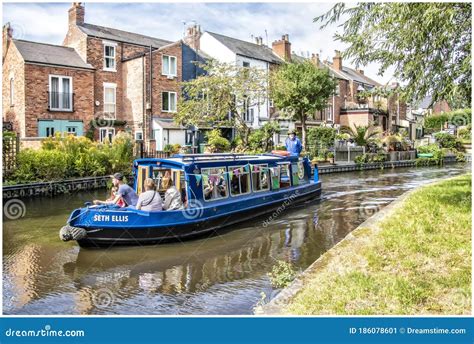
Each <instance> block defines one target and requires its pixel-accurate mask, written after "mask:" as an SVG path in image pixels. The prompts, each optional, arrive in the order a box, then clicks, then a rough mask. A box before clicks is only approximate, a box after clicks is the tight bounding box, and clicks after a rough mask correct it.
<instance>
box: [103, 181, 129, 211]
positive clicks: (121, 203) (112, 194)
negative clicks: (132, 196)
mask: <svg viewBox="0 0 474 344" xmlns="http://www.w3.org/2000/svg"><path fill="white" fill-rule="evenodd" d="M117 192H118V187H116V186H112V189H110V197H109V198H108V199H107V200H106V202H107V201H109V202H110V201H113V200H114V199H115V196H116V195H117ZM117 205H118V206H119V207H121V208H123V207H126V206H127V203H125V201H124V200H123V198H122V197H120V200H119V201H118V202H117Z"/></svg>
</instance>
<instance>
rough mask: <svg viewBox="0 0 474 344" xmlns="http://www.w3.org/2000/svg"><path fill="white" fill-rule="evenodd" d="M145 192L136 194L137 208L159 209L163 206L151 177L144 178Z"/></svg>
mask: <svg viewBox="0 0 474 344" xmlns="http://www.w3.org/2000/svg"><path fill="white" fill-rule="evenodd" d="M144 184H145V185H144V186H145V192H142V193H141V194H140V196H138V201H137V209H138V210H144V211H160V210H162V208H163V200H162V199H161V196H160V194H159V192H158V191H156V185H155V182H154V181H153V179H151V178H147V179H145V183H144Z"/></svg>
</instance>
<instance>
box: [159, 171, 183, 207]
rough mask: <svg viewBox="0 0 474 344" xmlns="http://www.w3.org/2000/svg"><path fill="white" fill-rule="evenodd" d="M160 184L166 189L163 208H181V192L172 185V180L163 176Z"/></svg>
mask: <svg viewBox="0 0 474 344" xmlns="http://www.w3.org/2000/svg"><path fill="white" fill-rule="evenodd" d="M162 185H163V187H164V188H165V189H167V190H166V192H165V203H164V204H163V209H164V210H178V209H183V201H182V200H181V194H180V192H179V191H178V189H177V188H176V186H174V183H173V180H172V179H171V178H169V177H168V178H167V177H166V176H165V177H164V178H163V181H162Z"/></svg>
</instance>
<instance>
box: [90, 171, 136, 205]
mask: <svg viewBox="0 0 474 344" xmlns="http://www.w3.org/2000/svg"><path fill="white" fill-rule="evenodd" d="M110 177H111V178H112V184H113V185H114V186H115V187H117V188H118V190H117V192H116V193H115V198H114V199H112V200H107V201H99V200H94V204H107V205H113V204H115V205H119V203H120V201H121V200H122V201H123V202H125V204H126V206H132V207H135V206H136V205H137V201H138V195H137V194H136V192H135V190H133V189H132V188H131V187H130V186H129V185H127V184H125V183H124V182H123V175H122V173H115V174H114V175H112V176H110Z"/></svg>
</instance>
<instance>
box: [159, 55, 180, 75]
mask: <svg viewBox="0 0 474 344" xmlns="http://www.w3.org/2000/svg"><path fill="white" fill-rule="evenodd" d="M176 69H177V67H176V57H175V56H168V55H163V63H162V68H161V73H162V74H163V75H168V76H176V75H177V73H176Z"/></svg>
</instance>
